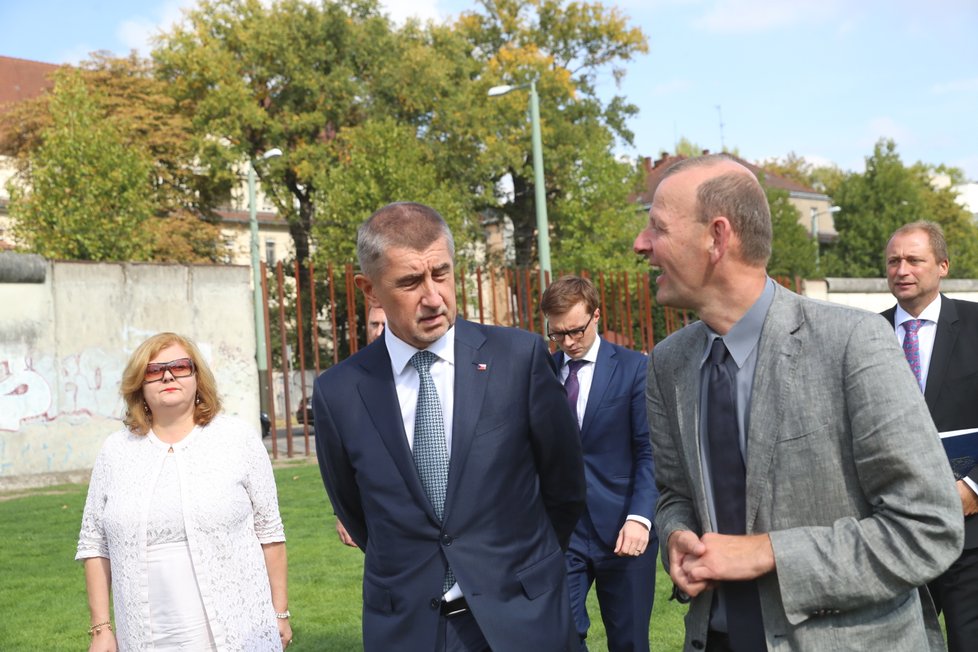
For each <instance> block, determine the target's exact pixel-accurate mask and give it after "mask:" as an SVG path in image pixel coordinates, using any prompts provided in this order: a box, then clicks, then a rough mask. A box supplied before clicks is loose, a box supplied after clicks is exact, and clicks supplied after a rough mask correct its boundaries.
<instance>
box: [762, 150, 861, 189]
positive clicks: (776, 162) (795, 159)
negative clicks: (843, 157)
mask: <svg viewBox="0 0 978 652" xmlns="http://www.w3.org/2000/svg"><path fill="white" fill-rule="evenodd" d="M758 167H761V168H763V169H764V170H765V171H767V172H770V173H772V174H777V175H778V176H781V177H785V178H786V179H791V180H793V181H797V182H798V183H800V184H802V185H804V186H808V187H809V188H814V189H815V190H817V191H819V192H823V193H825V194H827V195H830V196H831V195H832V191H833V190H834V189H835V188H837V187H838V185H839V183H840V182H841V181H842V176H843V172H842V170H840V169H839V168H838V167H837V166H835V165H827V166H816V165H813V164H812V163H809V162H808V161H807V160H806V159H805V157H803V156H799V155H798V154H795V153H794V152H788V155H787V156H785V157H784V158H782V159H779V158H771V159H767V160H765V161H763V162H761V163H758Z"/></svg>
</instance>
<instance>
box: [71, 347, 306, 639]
mask: <svg viewBox="0 0 978 652" xmlns="http://www.w3.org/2000/svg"><path fill="white" fill-rule="evenodd" d="M121 392H122V395H123V398H124V399H125V402H126V406H127V414H126V419H125V424H126V428H125V429H123V430H120V431H119V432H116V433H114V434H112V435H110V436H109V438H108V439H107V440H106V441H105V444H104V445H103V447H102V450H101V451H100V452H99V455H98V458H97V459H96V462H95V468H94V469H93V471H92V480H91V485H90V486H89V490H88V499H87V501H86V503H85V512H84V516H83V517H82V526H81V534H80V536H79V541H78V552H77V555H76V556H75V558H76V559H79V560H84V563H85V584H86V589H87V591H88V602H89V609H90V610H91V618H92V628H91V629H90V630H89V634H90V635H91V637H92V644H91V647H90V650H92V651H98V652H114V651H115V650H171V649H172V650H177V649H192V650H221V651H224V650H255V651H266V650H282V649H284V648H285V647H287V646H288V644H289V643H290V642H291V639H292V629H291V626H290V624H289V612H288V592H287V583H286V554H285V535H284V530H283V527H282V519H281V517H280V516H279V511H278V498H277V496H276V491H275V480H274V477H273V476H272V468H271V464H270V462H269V460H268V455H267V453H266V451H265V447H264V446H263V445H262V442H261V437H260V436H259V435H258V433H257V432H256V431H255V429H254V428H252V427H250V426H249V425H247V424H246V423H244V422H243V421H241V420H239V419H236V418H233V417H229V416H224V415H220V414H219V413H220V410H221V404H220V400H219V399H218V395H217V388H216V385H215V382H214V376H213V374H212V373H211V372H210V370H209V369H208V368H207V366H206V364H205V362H204V361H203V359H202V358H201V356H200V353H199V351H198V350H197V347H196V346H194V344H193V343H192V342H190V341H189V340H187V339H186V338H184V337H181V336H179V335H176V334H174V333H161V334H159V335H155V336H153V337H151V338H150V339H149V340H147V341H146V342H144V343H143V344H142V345H140V346H139V348H137V349H136V351H135V352H134V353H133V355H132V357H131V358H130V360H129V363H128V365H127V367H126V370H125V372H124V374H123V379H122V383H121ZM110 586H111V594H112V597H113V598H114V602H115V630H114V631H113V629H112V625H111V624H110V617H109V596H110Z"/></svg>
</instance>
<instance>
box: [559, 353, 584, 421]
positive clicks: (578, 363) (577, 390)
mask: <svg viewBox="0 0 978 652" xmlns="http://www.w3.org/2000/svg"><path fill="white" fill-rule="evenodd" d="M586 364H587V360H571V361H570V362H568V363H567V380H565V381H564V389H565V390H566V391H567V404H568V405H570V409H571V412H573V413H574V417H575V418H576V417H577V399H578V397H579V396H580V395H581V381H580V380H578V378H577V372H578V371H579V370H580V369H581V367H583V366H584V365H586ZM577 422H578V423H580V422H581V420H580V419H578V420H577Z"/></svg>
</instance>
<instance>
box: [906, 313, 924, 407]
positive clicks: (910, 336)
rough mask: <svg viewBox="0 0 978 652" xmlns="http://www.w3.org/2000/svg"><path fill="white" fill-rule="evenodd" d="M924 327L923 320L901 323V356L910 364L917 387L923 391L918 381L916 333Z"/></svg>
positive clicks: (917, 340) (918, 342)
mask: <svg viewBox="0 0 978 652" xmlns="http://www.w3.org/2000/svg"><path fill="white" fill-rule="evenodd" d="M923 325H924V320H923V319H910V320H907V321H905V322H903V333H904V335H903V355H905V356H906V357H907V362H909V363H910V370H911V371H913V375H914V377H915V378H916V379H917V387H919V388H920V391H924V385H923V383H922V382H921V381H920V376H921V373H920V340H919V339H917V331H919V330H920V327H921V326H923Z"/></svg>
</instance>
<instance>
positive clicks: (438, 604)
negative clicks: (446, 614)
mask: <svg viewBox="0 0 978 652" xmlns="http://www.w3.org/2000/svg"><path fill="white" fill-rule="evenodd" d="M428 606H430V607H431V608H432V609H438V608H439V607H441V600H439V599H438V598H432V599H431V602H429V603H428Z"/></svg>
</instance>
